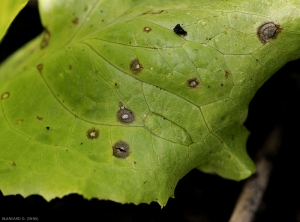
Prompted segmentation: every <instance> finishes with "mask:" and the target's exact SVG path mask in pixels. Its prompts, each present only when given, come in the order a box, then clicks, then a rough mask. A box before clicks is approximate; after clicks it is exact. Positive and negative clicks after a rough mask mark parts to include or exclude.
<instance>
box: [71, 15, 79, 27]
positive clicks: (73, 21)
mask: <svg viewBox="0 0 300 222" xmlns="http://www.w3.org/2000/svg"><path fill="white" fill-rule="evenodd" d="M72 23H73V24H74V25H77V24H78V23H79V18H77V17H76V18H74V19H73V20H72Z"/></svg>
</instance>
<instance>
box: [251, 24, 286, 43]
mask: <svg viewBox="0 0 300 222" xmlns="http://www.w3.org/2000/svg"><path fill="white" fill-rule="evenodd" d="M280 31H281V28H280V26H279V25H277V24H275V23H273V22H267V23H264V24H262V25H261V26H259V27H258V30H257V37H258V39H259V40H260V41H261V42H262V43H263V44H266V43H267V42H269V41H271V40H273V39H275V38H276V37H277V35H278V33H279V32H280Z"/></svg>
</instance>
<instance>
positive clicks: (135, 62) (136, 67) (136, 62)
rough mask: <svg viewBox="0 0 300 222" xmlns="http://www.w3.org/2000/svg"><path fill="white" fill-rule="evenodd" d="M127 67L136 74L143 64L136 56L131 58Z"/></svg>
mask: <svg viewBox="0 0 300 222" xmlns="http://www.w3.org/2000/svg"><path fill="white" fill-rule="evenodd" d="M129 67H130V70H131V72H133V73H134V74H138V73H140V72H141V71H142V70H143V66H142V64H141V63H140V61H139V60H138V59H137V58H133V59H132V60H131V62H130V65H129Z"/></svg>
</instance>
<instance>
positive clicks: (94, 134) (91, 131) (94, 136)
mask: <svg viewBox="0 0 300 222" xmlns="http://www.w3.org/2000/svg"><path fill="white" fill-rule="evenodd" d="M99 135H100V132H99V130H98V129H96V128H95V127H93V128H91V129H89V130H87V131H86V136H87V137H88V138H89V139H91V140H92V139H97V138H98V137H99Z"/></svg>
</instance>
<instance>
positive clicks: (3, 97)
mask: <svg viewBox="0 0 300 222" xmlns="http://www.w3.org/2000/svg"><path fill="white" fill-rule="evenodd" d="M9 96H10V93H9V92H5V93H3V94H2V95H1V99H3V100H4V99H7V98H8V97H9Z"/></svg>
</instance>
